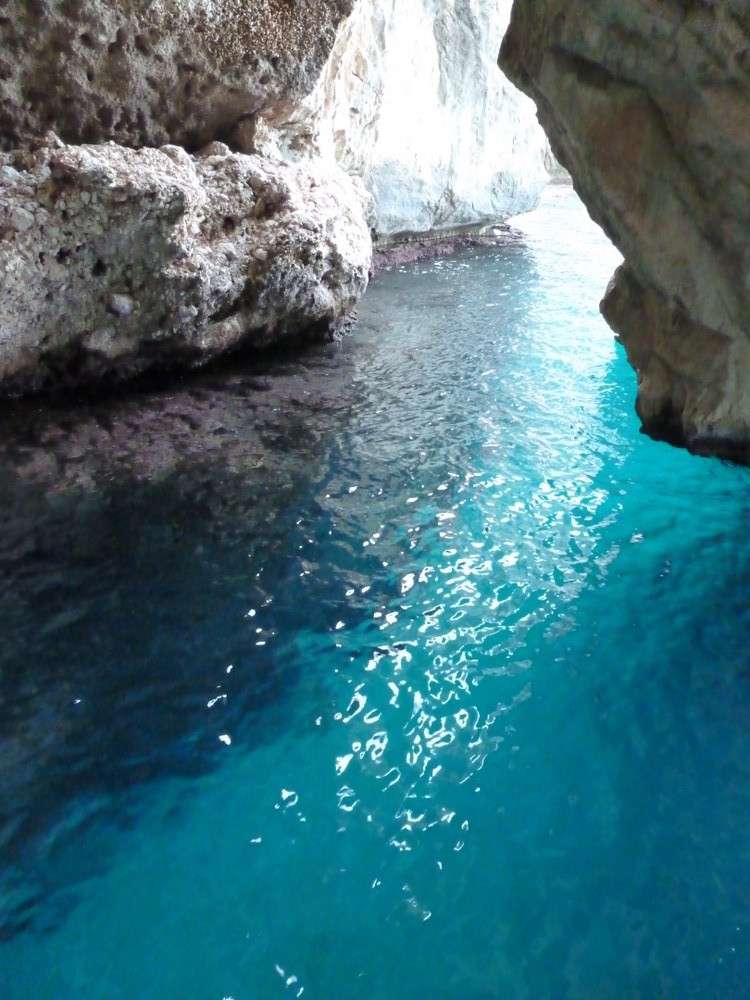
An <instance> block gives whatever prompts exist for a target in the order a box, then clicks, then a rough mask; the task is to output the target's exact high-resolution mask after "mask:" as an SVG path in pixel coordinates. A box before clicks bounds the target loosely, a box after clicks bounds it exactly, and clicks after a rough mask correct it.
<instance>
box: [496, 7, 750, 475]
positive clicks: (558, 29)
mask: <svg viewBox="0 0 750 1000" xmlns="http://www.w3.org/2000/svg"><path fill="white" fill-rule="evenodd" d="M500 62H501V65H502V67H503V68H504V69H505V71H506V72H507V73H508V74H509V75H510V77H511V78H512V79H513V80H514V81H515V82H516V83H517V84H518V85H519V86H520V87H521V88H522V89H523V90H525V91H526V92H527V93H528V94H529V95H530V96H531V97H533V99H534V100H535V101H536V104H537V109H538V114H539V118H540V120H541V122H542V124H543V126H544V128H545V130H546V131H547V134H548V136H549V138H550V141H551V144H552V148H553V151H554V152H555V155H556V156H557V158H558V159H559V160H560V161H561V162H562V163H563V164H564V165H565V166H566V167H567V168H568V169H569V170H570V172H571V174H572V176H573V179H574V183H575V185H576V189H577V190H578V192H579V194H580V195H581V197H582V198H583V200H584V201H585V203H586V205H587V207H588V209H589V211H590V212H591V215H592V216H593V218H594V219H595V220H596V221H597V222H599V224H600V225H601V226H602V227H603V228H604V230H605V231H606V232H607V234H608V235H609V236H610V238H611V239H612V240H613V241H614V243H615V244H616V245H617V246H618V247H619V248H620V250H621V251H622V252H623V254H624V256H625V259H626V265H625V267H624V268H623V269H622V270H621V271H620V272H619V274H618V276H617V277H616V279H615V281H614V283H613V284H612V285H611V286H610V290H609V292H608V294H607V298H606V299H605V301H604V303H603V306H602V308H603V312H604V314H605V316H606V318H607V319H608V321H609V322H610V323H611V324H612V325H613V326H614V328H615V329H616V330H617V332H618V333H619V335H620V337H621V339H622V341H623V343H624V344H625V347H626V350H627V352H628V357H629V359H630V361H631V363H632V364H633V366H634V367H635V369H636V372H637V373H638V402H637V409H638V412H639V414H640V416H641V419H642V420H643V423H644V426H645V428H646V429H647V430H648V431H650V432H651V433H654V434H656V435H668V436H670V437H671V438H672V439H678V440H681V441H682V442H684V443H686V444H688V445H689V446H691V447H694V448H697V449H699V450H702V451H717V452H720V453H723V454H733V455H738V456H740V457H744V454H745V452H746V450H747V447H748V444H749V443H750V345H749V344H748V335H749V333H750V280H749V275H750V245H749V244H748V239H747V234H748V231H750V199H748V197H747V195H748V189H749V188H750V11H749V10H748V7H747V4H745V3H740V2H739V0H702V2H701V3H689V4H686V3H685V2H684V0H655V2H653V3H649V4H642V3H638V2H635V0H630V2H629V0H538V2H536V3H534V4H528V3H516V4H515V5H514V10H513V15H512V19H511V26H510V29H509V32H508V34H507V35H506V37H505V40H504V42H503V46H502V50H501V55H500Z"/></svg>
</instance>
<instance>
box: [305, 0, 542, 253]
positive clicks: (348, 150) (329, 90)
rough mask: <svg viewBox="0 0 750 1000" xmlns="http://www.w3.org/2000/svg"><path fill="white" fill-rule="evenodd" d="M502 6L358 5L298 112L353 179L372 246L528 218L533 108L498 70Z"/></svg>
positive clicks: (537, 139) (379, 0)
mask: <svg viewBox="0 0 750 1000" xmlns="http://www.w3.org/2000/svg"><path fill="white" fill-rule="evenodd" d="M510 8H511V0H464V2H462V3H454V2H453V0H408V2H404V0H359V3H358V4H357V5H356V7H355V10H354V12H353V13H352V15H351V16H350V17H349V19H348V20H347V21H346V23H345V24H344V25H343V27H342V29H341V31H340V32H339V35H338V37H337V39H336V42H335V45H334V47H333V50H332V52H331V56H330V58H329V60H328V63H327V64H326V66H325V69H324V71H323V73H322V75H321V78H320V80H319V82H318V84H317V86H316V88H315V90H314V92H313V93H312V95H311V97H310V98H309V99H308V100H307V101H306V102H305V104H306V107H307V109H308V111H309V112H310V114H311V119H312V121H311V130H317V132H318V134H319V145H320V148H321V150H322V151H323V153H324V154H326V153H327V154H328V155H331V156H333V157H335V158H336V160H337V161H338V162H339V163H340V164H341V165H342V166H343V167H344V168H345V169H346V170H348V171H349V172H351V173H353V174H355V175H357V176H359V177H361V178H362V180H363V182H364V185H365V187H366V188H367V190H368V191H369V192H370V194H371V195H372V197H373V201H374V209H373V225H374V228H375V229H376V231H377V233H378V234H379V235H380V236H381V237H391V236H395V235H398V234H405V233H409V234H412V233H426V232H430V231H433V232H434V231H442V232H445V231H455V230H461V229H462V228H464V227H477V226H486V225H491V224H492V223H496V222H498V221H501V220H504V219H507V218H508V217H509V216H512V215H516V214H518V213H520V212H525V211H528V210H529V209H531V208H533V207H535V205H536V204H537V202H538V199H539V195H540V193H541V190H542V188H543V187H544V184H545V183H546V181H547V174H546V171H545V168H544V157H545V149H546V138H545V136H544V133H543V131H542V129H541V128H540V126H539V124H538V122H537V120H536V115H535V112H534V106H533V103H532V102H531V101H530V100H529V99H528V98H527V97H526V96H525V95H523V94H521V93H520V92H519V91H518V90H517V89H516V87H514V86H512V85H511V84H510V83H509V81H508V80H507V79H506V77H505V76H504V75H503V74H502V73H501V72H500V71H499V70H498V68H497V51H498V48H499V46H500V42H501V40H502V37H503V34H504V32H505V29H506V27H507V23H508V19H509V17H510Z"/></svg>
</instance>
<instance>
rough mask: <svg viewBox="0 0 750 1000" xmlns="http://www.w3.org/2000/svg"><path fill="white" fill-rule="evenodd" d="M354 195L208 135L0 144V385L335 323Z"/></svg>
mask: <svg viewBox="0 0 750 1000" xmlns="http://www.w3.org/2000/svg"><path fill="white" fill-rule="evenodd" d="M363 198H364V193H363V192H360V191H358V190H357V187H356V185H355V184H354V183H353V182H352V181H351V180H350V178H348V177H347V176H346V175H344V174H343V172H341V171H338V170H337V169H336V168H335V167H333V166H331V165H328V164H326V165H321V164H315V163H309V164H296V165H292V164H285V163H271V162H269V161H266V160H264V159H263V158H261V157H258V156H246V155H242V154H235V153H231V152H230V151H229V149H228V148H227V147H226V146H224V145H223V144H221V143H214V144H212V145H211V146H209V147H207V148H206V149H205V150H204V151H203V152H202V154H201V155H200V156H197V157H191V156H189V155H188V154H187V153H186V152H185V151H184V150H183V149H181V148H180V147H177V146H165V147H162V149H160V150H155V149H142V150H130V149H127V148H124V147H122V146H117V145H116V144H114V143H108V144H105V145H101V146H86V145H83V146H66V145H64V144H63V143H61V142H60V141H59V140H57V141H55V140H54V139H52V138H50V139H49V141H48V143H47V144H46V145H44V146H42V147H41V148H40V149H38V150H37V151H36V152H34V153H16V154H3V155H0V319H1V320H2V322H1V323H0V386H1V387H2V388H3V389H4V390H5V391H6V392H7V391H9V390H17V391H29V390H34V389H39V388H47V387H50V386H55V387H57V386H71V385H76V384H80V383H85V382H92V381H96V380H98V379H100V378H102V377H112V376H116V377H127V376H132V375H134V374H138V373H140V372H142V371H145V370H147V369H149V368H152V367H155V366H158V367H164V366H172V365H174V364H180V365H193V364H200V363H202V362H204V361H205V360H207V359H208V358H210V357H212V356H214V355H215V354H217V353H219V352H223V351H227V350H229V349H231V348H234V347H237V346H240V345H248V346H251V347H257V346H265V345H267V344H269V343H271V342H274V343H278V342H283V341H284V340H289V339H292V338H299V337H300V336H303V335H310V334H311V333H315V334H318V335H321V334H323V333H325V332H327V331H329V330H331V329H332V328H335V327H336V326H337V325H338V324H339V323H341V322H342V320H344V319H345V317H346V315H347V313H348V312H349V311H350V310H351V309H352V308H353V306H354V305H355V303H356V301H357V299H358V298H359V296H360V295H361V294H362V292H363V291H364V288H365V287H366V284H367V274H368V267H369V263H370V258H371V243H370V235H369V230H368V228H367V225H366V222H365V212H364V210H363V202H362V199H363Z"/></svg>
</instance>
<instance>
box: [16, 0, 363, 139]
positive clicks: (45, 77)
mask: <svg viewBox="0 0 750 1000" xmlns="http://www.w3.org/2000/svg"><path fill="white" fill-rule="evenodd" d="M352 4H353V0H108V2H106V3H102V2H101V0H4V2H3V3H1V4H0V148H5V149H10V148H14V147H16V146H20V145H23V144H24V143H26V142H28V141H29V140H33V139H34V138H36V137H37V136H39V135H41V134H43V133H44V132H46V131H47V130H48V129H52V130H53V131H55V132H56V133H57V134H58V135H59V136H60V138H61V139H62V140H63V141H64V142H68V143H95V142H105V141H107V140H110V139H113V140H115V141H116V142H118V143H120V144H121V145H125V146H134V147H137V146H161V145H163V144H164V143H176V144H178V145H181V146H185V147H186V148H187V149H188V150H190V151H195V150H197V149H199V148H200V147H201V146H204V145H206V143H208V142H210V141H211V140H213V139H228V137H229V136H230V135H231V133H232V131H233V129H234V128H235V127H236V126H237V124H238V122H240V121H242V122H244V124H245V128H246V131H247V129H248V128H251V127H252V118H253V116H254V115H255V113H256V112H258V111H259V110H265V111H268V110H269V109H271V108H273V107H274V105H275V104H276V103H278V102H281V101H284V102H289V101H294V100H298V99H299V98H301V97H302V96H304V95H305V94H307V93H309V92H310V90H312V88H313V86H314V85H315V82H316V80H317V78H318V75H319V73H320V70H321V68H322V66H323V64H324V62H325V60H326V59H327V57H328V54H329V52H330V50H331V46H332V45H333V41H334V38H335V36H336V31H337V29H338V26H339V24H340V22H341V20H342V19H343V18H344V17H345V16H346V15H347V14H348V13H349V12H350V11H351V9H352Z"/></svg>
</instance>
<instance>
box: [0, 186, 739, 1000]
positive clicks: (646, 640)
mask: <svg viewBox="0 0 750 1000" xmlns="http://www.w3.org/2000/svg"><path fill="white" fill-rule="evenodd" d="M519 227H520V228H521V229H522V230H523V232H524V237H523V239H522V240H520V241H519V242H518V243H516V244H513V245H510V246H507V247H502V248H493V249H484V250H473V251H467V252H463V253H461V254H459V255H458V256H457V257H454V258H451V259H446V260H440V261H437V262H434V263H429V264H424V263H423V264H416V265H411V266H407V267H403V268H400V269H398V270H394V271H391V272H389V273H385V274H383V275H381V276H380V277H378V278H377V279H376V280H375V282H374V283H373V285H372V287H371V289H370V291H369V292H368V295H367V297H366V299H365V301H364V303H363V305H362V307H361V323H360V326H359V328H358V330H357V332H356V333H355V335H354V336H352V337H351V338H349V339H348V340H347V341H345V343H344V344H343V345H342V346H340V347H339V348H335V349H334V348H331V349H326V350H320V351H318V352H313V353H312V354H311V355H309V356H308V357H306V358H305V359H303V360H302V361H300V362H299V363H297V364H290V365H286V366H282V367H283V375H284V378H286V379H287V380H289V379H291V383H292V384H293V385H297V389H296V390H295V391H296V393H297V395H296V397H295V399H296V402H295V403H294V404H291V403H290V404H289V405H288V407H287V412H279V413H278V414H277V415H276V419H275V422H274V419H272V418H271V417H269V416H268V415H266V416H264V417H263V418H262V419H263V420H265V421H266V423H265V424H264V425H263V430H264V439H265V444H266V448H267V455H270V454H271V453H273V463H272V465H273V474H268V475H266V476H265V477H264V475H263V467H262V466H261V463H260V461H259V462H258V463H255V465H254V466H253V467H251V465H250V464H248V465H247V466H246V467H244V468H242V467H239V468H238V467H237V466H236V465H232V466H231V468H230V467H229V463H228V464H227V466H226V467H224V468H219V467H218V466H214V467H213V468H209V467H208V466H206V467H205V468H204V467H202V466H200V463H193V464H192V465H190V466H189V467H188V468H183V469H181V470H178V472H176V473H174V474H173V475H170V476H168V477H166V478H164V479H161V480H156V481H153V482H148V481H143V480H138V481H136V480H133V481H130V482H124V481H120V480H118V479H116V478H115V479H114V480H113V481H110V482H107V481H106V479H105V480H104V481H102V482H99V481H97V482H95V483H94V484H93V485H92V484H91V483H88V484H87V483H86V482H84V483H83V484H79V485H78V486H77V487H70V488H68V489H66V490H62V491H57V492H54V491H50V490H49V489H46V490H45V489H42V487H41V486H40V485H39V483H38V482H37V483H34V484H32V483H30V482H27V481H26V480H24V478H23V476H22V475H21V474H20V473H18V474H16V473H13V474H11V472H8V474H7V475H5V476H4V479H3V485H2V487H1V490H2V503H3V505H4V511H5V516H4V523H5V525H6V528H5V532H4V536H3V537H4V538H5V541H4V543H3V547H2V550H0V563H1V566H0V568H1V569H2V573H3V576H4V578H5V583H4V584H3V588H2V591H1V593H2V598H3V602H4V608H5V610H4V612H3V617H4V620H5V622H6V625H5V640H4V643H3V651H2V654H0V670H1V671H2V672H1V673H0V696H1V697H2V706H1V707H2V717H1V721H0V726H1V727H2V728H1V729H0V737H1V739H0V753H1V754H2V769H1V770H0V775H2V776H1V777H0V783H1V784H0V792H1V793H2V795H1V796H0V803H2V804H1V805H0V818H1V820H2V827H0V845H2V847H1V849H2V861H3V864H2V873H1V875H0V893H2V895H0V903H1V904H2V911H0V916H1V917H2V919H1V920H0V929H1V939H0V996H2V997H3V998H4V1000H22V998H34V1000H39V998H54V1000H73V998H75V1000H80V998H83V997H85V998H87V1000H99V998H101V1000H114V998H118V1000H119V998H123V1000H124V998H127V1000H131V998H134V997H138V998H152V997H153V998H159V1000H186V998H196V1000H198V998H200V1000H214V998H215V1000H225V998H230V997H231V998H233V1000H259V998H263V1000H265V998H275V997H279V998H282V997H285V998H290V997H304V998H305V1000H307V998H310V1000H312V998H333V997H341V998H347V1000H359V998H362V1000H380V998H383V1000H385V998H388V1000H401V998H407V997H409V998H413V997H429V998H431V1000H449V998H460V1000H490V998H497V1000H545V998H549V1000H606V998H612V1000H615V998H616V1000H624V998H636V997H637V998H644V1000H645V998H674V1000H686V998H721V1000H731V998H746V997H748V996H750V940H749V939H748V936H749V935H750V838H749V836H748V822H749V820H750V653H749V652H748V641H747V640H748V626H750V605H749V602H748V593H749V585H750V545H749V544H748V535H747V524H748V510H749V509H750V488H749V487H750V479H749V477H748V472H747V470H742V469H738V468H734V467H732V466H729V465H725V464H721V463H719V462H717V461H712V460H705V459H697V458H692V457H690V456H688V455H687V454H685V453H683V452H681V451H678V450H674V449H671V448H670V447H669V446H667V445H663V444H661V445H660V444H655V443H653V442H651V441H650V440H648V439H647V438H645V437H643V436H642V435H640V434H639V432H638V427H637V421H636V419H635V417H634V415H633V412H632V408H633V407H632V404H633V396H634V377H633V374H632V372H631V371H630V369H629V368H628V366H627V364H626V362H625V360H624V358H623V356H622V354H621V352H620V350H619V349H618V348H617V347H616V346H615V344H614V342H613V339H612V336H611V333H610V332H609V331H608V329H607V328H606V326H605V325H604V324H603V322H602V321H601V319H600V318H599V315H598V311H597V302H598V298H599V296H600V294H601V291H602V289H603V288H604V285H605V283H606V280H607V278H608V276H609V274H610V273H611V271H612V269H613V267H614V266H615V264H616V263H617V258H616V255H615V253H614V251H613V250H612V249H611V248H610V247H609V246H608V244H607V243H606V241H605V240H604V239H603V238H602V237H601V236H600V235H599V234H598V232H597V231H596V230H595V229H594V228H593V227H592V226H591V224H590V222H589V221H588V219H587V217H586V215H585V213H584V212H583V210H582V208H581V206H580V205H579V203H578V202H577V200H576V199H575V197H574V195H573V194H572V192H571V191H570V190H569V189H566V188H551V189H550V190H549V192H548V193H547V196H546V199H545V203H544V205H543V207H542V209H541V210H540V211H539V212H538V213H536V214H534V215H532V216H528V217H525V218H524V219H522V220H519ZM268 377H269V379H270V380H273V379H274V377H275V376H274V374H270V375H269V376H268ZM217 391H220V390H217ZM318 397H319V398H320V399H322V400H323V402H322V403H320V404H315V403H314V402H313V403H309V402H308V403H306V402H305V401H306V400H310V399H313V400H315V399H316V398H318ZM305 406H306V407H307V408H305ZM300 407H302V411H303V412H304V419H298V417H297V414H298V413H299V412H301V411H300ZM256 417H257V414H255V415H254V413H253V411H252V410H249V411H248V416H247V420H248V425H250V423H252V421H253V420H254V419H256ZM258 419H260V418H258ZM71 461H73V459H71ZM266 464H268V462H266Z"/></svg>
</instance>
